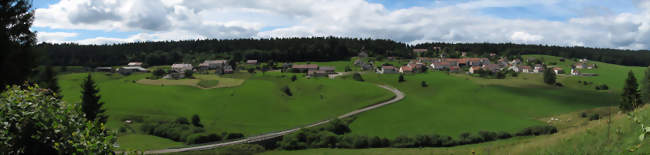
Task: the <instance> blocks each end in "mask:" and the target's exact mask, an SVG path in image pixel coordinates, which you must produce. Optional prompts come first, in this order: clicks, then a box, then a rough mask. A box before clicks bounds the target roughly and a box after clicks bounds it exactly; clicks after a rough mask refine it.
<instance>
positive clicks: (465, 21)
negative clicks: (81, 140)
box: [34, 0, 650, 49]
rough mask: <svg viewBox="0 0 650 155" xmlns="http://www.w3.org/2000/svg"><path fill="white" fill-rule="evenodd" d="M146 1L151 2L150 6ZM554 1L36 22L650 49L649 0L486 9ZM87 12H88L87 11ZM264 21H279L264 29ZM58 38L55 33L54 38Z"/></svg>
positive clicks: (141, 13)
mask: <svg viewBox="0 0 650 155" xmlns="http://www.w3.org/2000/svg"><path fill="white" fill-rule="evenodd" d="M145 2H146V4H145ZM563 3H566V2H562V3H560V2H559V1H556V0H532V1H516V0H500V1H495V0H480V1H471V2H466V3H460V4H456V5H449V6H443V7H438V8H423V7H412V8H405V9H398V10H388V9H386V8H385V7H384V6H383V5H381V4H376V3H370V2H367V1H365V0H299V1H282V0H280V1H278V0H221V1H211V0H174V1H161V0H147V1H114V0H92V1H90V0H74V1H73V0H62V1H60V2H59V3H57V4H54V5H51V6H50V7H48V8H42V9H37V10H36V21H35V23H34V25H35V26H37V27H48V28H53V29H83V30H102V31H109V32H110V31H135V32H140V33H139V34H136V35H133V36H129V37H125V38H121V39H120V38H103V37H98V38H93V39H85V40H80V41H77V42H80V43H88V44H94V43H113V42H131V41H146V40H182V39H197V38H221V39H224V38H225V39H229V38H250V37H254V38H264V37H309V36H342V37H361V38H367V37H371V38H385V39H393V40H397V41H403V42H407V43H421V42H424V41H445V42H516V43H530V44H552V45H568V46H574V45H584V46H592V47H610V48H630V49H644V48H645V49H647V48H649V47H650V32H649V31H650V30H649V29H650V2H641V3H639V6H638V7H639V10H640V11H639V12H633V13H620V14H613V15H600V16H589V17H578V18H572V19H570V20H568V21H547V20H535V19H504V18H499V17H494V16H487V15H483V14H482V13H481V11H480V9H481V8H489V7H521V6H535V5H548V6H552V5H563ZM82 13H85V14H83V15H82ZM267 27H277V28H275V29H271V30H266V29H265V28H267ZM53 40H54V39H53Z"/></svg>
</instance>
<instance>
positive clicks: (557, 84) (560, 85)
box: [555, 82, 564, 87]
mask: <svg viewBox="0 0 650 155" xmlns="http://www.w3.org/2000/svg"><path fill="white" fill-rule="evenodd" d="M555 86H556V87H564V85H563V84H562V83H559V82H558V83H555Z"/></svg>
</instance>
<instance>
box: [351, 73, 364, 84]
mask: <svg viewBox="0 0 650 155" xmlns="http://www.w3.org/2000/svg"><path fill="white" fill-rule="evenodd" d="M352 79H354V80H357V81H361V82H363V78H362V77H361V74H360V73H354V74H352Z"/></svg>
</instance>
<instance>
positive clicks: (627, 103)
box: [620, 71, 643, 111]
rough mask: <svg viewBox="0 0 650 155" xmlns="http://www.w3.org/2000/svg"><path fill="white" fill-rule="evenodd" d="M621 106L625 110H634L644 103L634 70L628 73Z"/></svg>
mask: <svg viewBox="0 0 650 155" xmlns="http://www.w3.org/2000/svg"><path fill="white" fill-rule="evenodd" d="M621 96H622V99H621V105H620V108H621V110H623V111H632V110H634V109H635V108H637V107H639V106H641V105H642V104H643V100H642V99H641V94H640V93H639V84H638V83H637V81H636V77H635V76H634V73H633V72H632V71H630V72H628V73H627V80H625V86H624V87H623V94H622V95H621Z"/></svg>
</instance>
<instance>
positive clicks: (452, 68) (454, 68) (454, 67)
mask: <svg viewBox="0 0 650 155" xmlns="http://www.w3.org/2000/svg"><path fill="white" fill-rule="evenodd" d="M459 69H460V67H458V66H451V67H449V70H459Z"/></svg>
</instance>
